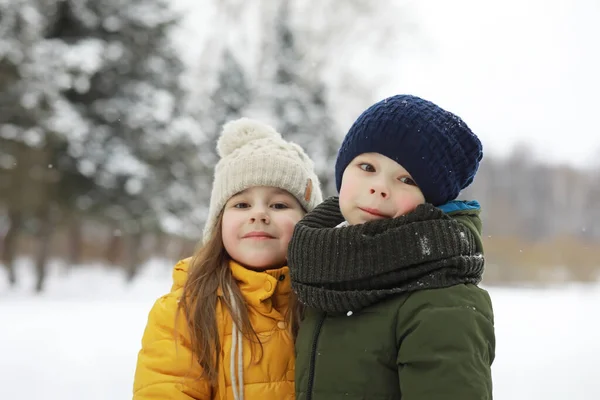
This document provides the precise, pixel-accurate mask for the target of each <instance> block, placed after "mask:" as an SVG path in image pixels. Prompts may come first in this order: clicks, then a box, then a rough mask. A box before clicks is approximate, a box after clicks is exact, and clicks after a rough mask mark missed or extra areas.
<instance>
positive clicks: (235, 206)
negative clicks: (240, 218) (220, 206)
mask: <svg viewBox="0 0 600 400" xmlns="http://www.w3.org/2000/svg"><path fill="white" fill-rule="evenodd" d="M248 207H250V204H248V203H236V204H235V205H234V206H233V208H248Z"/></svg>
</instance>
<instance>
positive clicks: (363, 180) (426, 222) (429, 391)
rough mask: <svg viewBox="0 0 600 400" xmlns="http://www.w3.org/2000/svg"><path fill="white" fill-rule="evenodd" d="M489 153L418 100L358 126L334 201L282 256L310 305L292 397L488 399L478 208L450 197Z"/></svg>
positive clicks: (372, 111)
mask: <svg viewBox="0 0 600 400" xmlns="http://www.w3.org/2000/svg"><path fill="white" fill-rule="evenodd" d="M481 158H482V148H481V143H480V141H479V139H478V138H477V137H476V136H475V135H474V134H473V133H472V132H471V130H470V129H469V128H468V126H467V125H466V124H465V123H464V122H463V121H462V120H461V119H460V118H459V117H457V116H456V115H454V114H452V113H450V112H448V111H446V110H443V109H441V108H440V107H438V106H437V105H435V104H433V103H431V102H429V101H427V100H423V99H421V98H419V97H415V96H408V95H398V96H394V97H391V98H388V99H385V100H382V101H380V102H378V103H376V104H374V105H373V106H371V107H370V108H368V109H367V110H366V111H364V112H363V113H362V114H361V116H360V117H359V118H358V119H357V120H356V122H355V123H354V124H353V126H352V127H351V128H350V131H349V132H348V134H347V135H346V137H345V139H344V142H343V143H342V146H341V148H340V151H339V153H338V158H337V161H336V168H335V174H336V184H337V188H338V191H339V199H338V198H335V197H334V198H330V199H328V200H326V201H325V202H324V203H322V204H321V205H320V206H318V207H317V208H316V209H315V210H314V211H313V212H311V213H309V214H308V215H307V216H306V217H305V218H304V219H303V220H302V221H301V222H300V223H299V224H298V225H297V226H296V229H295V231H294V235H293V237H292V240H291V242H290V247H289V250H288V260H289V265H290V269H291V277H292V285H293V287H294V290H295V291H296V293H297V295H298V298H299V300H300V302H301V303H302V304H304V305H305V306H306V311H305V316H304V320H303V321H302V323H301V326H300V330H299V333H298V337H297V341H296V353H297V359H296V398H297V399H298V400H303V399H313V400H319V399H328V400H334V399H337V398H340V399H342V398H343V399H400V398H402V399H403V400H416V399H418V400H421V399H442V398H443V399H491V398H492V380H491V364H492V362H493V359H494V354H495V336H494V326H493V311H492V305H491V301H490V298H489V295H488V294H487V292H486V291H485V290H483V289H481V288H479V287H478V286H477V284H478V283H479V282H480V281H481V277H482V274H483V265H484V260H483V248H482V245H481V220H480V219H479V204H478V203H477V202H462V201H456V200H455V199H456V197H457V196H458V194H459V192H460V191H461V190H462V189H464V188H465V187H467V186H468V185H469V184H470V183H471V182H472V181H473V178H474V176H475V173H476V171H477V168H478V166H479V162H480V160H481Z"/></svg>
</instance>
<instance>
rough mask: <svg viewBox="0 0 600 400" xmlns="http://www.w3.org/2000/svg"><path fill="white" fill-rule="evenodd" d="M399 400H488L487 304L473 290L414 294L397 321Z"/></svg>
mask: <svg viewBox="0 0 600 400" xmlns="http://www.w3.org/2000/svg"><path fill="white" fill-rule="evenodd" d="M398 340H399V349H400V350H399V352H398V358H397V362H398V374H399V381H400V391H401V393H402V399H403V400H404V399H406V400H430V399H449V400H450V399H452V400H453V399H456V400H466V399H473V400H475V399H477V400H491V399H492V374H491V365H492V362H493V360H494V356H495V343H496V340H495V335H494V322H493V311H492V305H491V301H490V299H489V296H488V294H487V292H486V291H485V290H483V289H480V288H478V287H476V286H474V285H456V286H454V287H450V288H445V289H432V290H424V291H421V292H417V293H415V294H414V295H413V296H411V298H409V300H408V301H407V302H406V303H405V306H404V307H403V310H402V312H401V314H400V318H399V320H398Z"/></svg>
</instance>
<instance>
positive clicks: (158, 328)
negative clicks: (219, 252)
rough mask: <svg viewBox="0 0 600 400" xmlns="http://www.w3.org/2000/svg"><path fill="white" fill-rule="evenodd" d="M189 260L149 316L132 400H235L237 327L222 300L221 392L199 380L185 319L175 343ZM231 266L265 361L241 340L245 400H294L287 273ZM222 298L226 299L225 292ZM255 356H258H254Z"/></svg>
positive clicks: (219, 316) (177, 270)
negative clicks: (233, 376) (234, 341)
mask: <svg viewBox="0 0 600 400" xmlns="http://www.w3.org/2000/svg"><path fill="white" fill-rule="evenodd" d="M189 261H190V259H186V260H182V261H180V262H179V263H178V264H177V265H176V266H175V269H174V270H173V287H172V288H171V293H169V294H167V295H165V296H163V297H161V298H159V299H158V300H157V301H156V303H155V304H154V306H153V307H152V310H151V311H150V315H149V316H148V324H147V326H146V330H145V332H144V336H143V338H142V349H141V350H140V352H139V355H138V361H137V368H136V371H135V381H134V388H133V393H134V394H133V398H134V400H150V399H152V400H158V399H161V400H164V399H181V400H183V399H185V400H189V399H202V400H209V399H211V400H212V399H219V400H225V399H227V400H235V398H234V394H233V390H232V380H231V366H232V362H231V361H232V360H231V358H230V357H231V349H232V339H233V338H234V335H232V325H233V324H232V319H231V316H230V315H229V313H228V312H227V310H226V309H225V308H224V307H223V306H222V305H221V302H220V301H219V302H218V303H217V321H218V326H219V333H220V336H221V337H220V339H221V344H222V350H221V354H220V357H221V358H220V360H219V368H220V370H219V379H218V386H217V387H211V386H210V385H209V384H208V382H207V381H205V380H202V379H198V376H200V366H199V365H198V362H197V361H196V359H195V357H193V355H192V350H191V348H190V341H189V331H188V330H187V326H186V325H185V318H184V317H183V314H180V316H179V317H178V318H177V332H178V333H179V334H180V338H179V340H178V342H177V343H176V342H175V333H174V332H175V314H176V312H177V302H178V300H179V298H180V297H181V295H182V291H183V285H184V283H185V281H186V280H187V275H188V264H189ZM230 267H231V271H232V274H233V276H234V278H235V279H236V281H237V282H238V285H239V287H240V289H241V291H242V293H243V295H244V298H245V300H246V306H247V309H248V312H249V315H250V321H251V323H252V326H253V327H254V330H255V331H256V332H257V333H258V334H259V336H260V337H261V339H262V342H263V353H262V359H261V361H260V362H258V363H257V362H255V361H253V362H251V356H252V354H251V344H250V342H248V341H247V339H246V338H245V337H244V338H243V339H241V341H242V344H243V347H242V349H243V382H244V385H243V398H244V400H254V399H261V400H269V399H273V400H282V399H294V363H295V358H294V341H293V338H292V335H291V332H290V330H289V329H288V327H287V326H286V323H285V321H284V316H285V313H286V311H287V308H288V300H289V294H290V291H291V285H290V277H289V269H288V267H283V268H281V269H277V270H270V271H266V272H255V271H251V270H248V269H246V268H244V267H242V266H241V265H239V264H237V263H235V262H231V263H230ZM219 296H222V293H221V292H219ZM265 338H266V339H265ZM254 347H255V348H256V346H254ZM257 351H260V350H257ZM259 354H260V353H259ZM254 356H255V357H256V356H257V354H256V351H255V354H254ZM236 368H237V367H236ZM234 370H236V369H234Z"/></svg>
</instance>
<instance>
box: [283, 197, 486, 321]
mask: <svg viewBox="0 0 600 400" xmlns="http://www.w3.org/2000/svg"><path fill="white" fill-rule="evenodd" d="M343 221H344V217H343V216H342V214H341V212H340V208H339V203H338V198H337V197H331V198H329V199H327V200H325V202H323V203H321V204H320V205H319V206H318V207H317V208H315V210H313V211H312V212H311V213H309V214H307V216H306V217H305V218H304V219H303V220H302V221H300V222H299V223H298V224H297V225H296V228H295V230H294V235H293V237H292V240H291V241H290V246H289V250H288V265H289V267H290V273H291V278H292V287H293V289H294V290H295V292H296V293H297V295H298V297H299V300H300V301H301V302H302V303H303V304H305V305H308V306H310V307H313V308H316V309H319V310H322V311H326V312H332V313H338V312H347V311H358V310H360V309H362V308H364V307H367V306H369V305H371V304H374V303H376V302H378V301H381V300H383V299H385V298H387V297H389V296H393V295H397V294H400V293H408V292H413V291H416V290H421V289H432V288H443V287H448V286H452V285H456V284H460V283H474V284H477V283H479V282H480V281H481V277H482V274H483V264H484V259H483V255H482V254H481V253H478V252H477V250H476V244H475V238H474V236H473V233H472V232H471V231H470V230H469V229H468V228H467V227H466V226H464V225H462V224H460V223H459V222H457V221H455V220H453V219H452V218H450V217H449V216H447V215H445V214H444V213H443V212H442V211H441V210H440V209H438V208H436V207H434V206H432V205H430V204H423V205H420V206H419V207H417V209H416V210H415V211H413V212H411V213H409V214H407V215H405V216H402V217H399V218H394V219H385V220H377V221H371V222H367V223H365V224H361V225H353V226H348V227H343V228H336V226H337V225H338V224H340V223H341V222H343Z"/></svg>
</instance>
